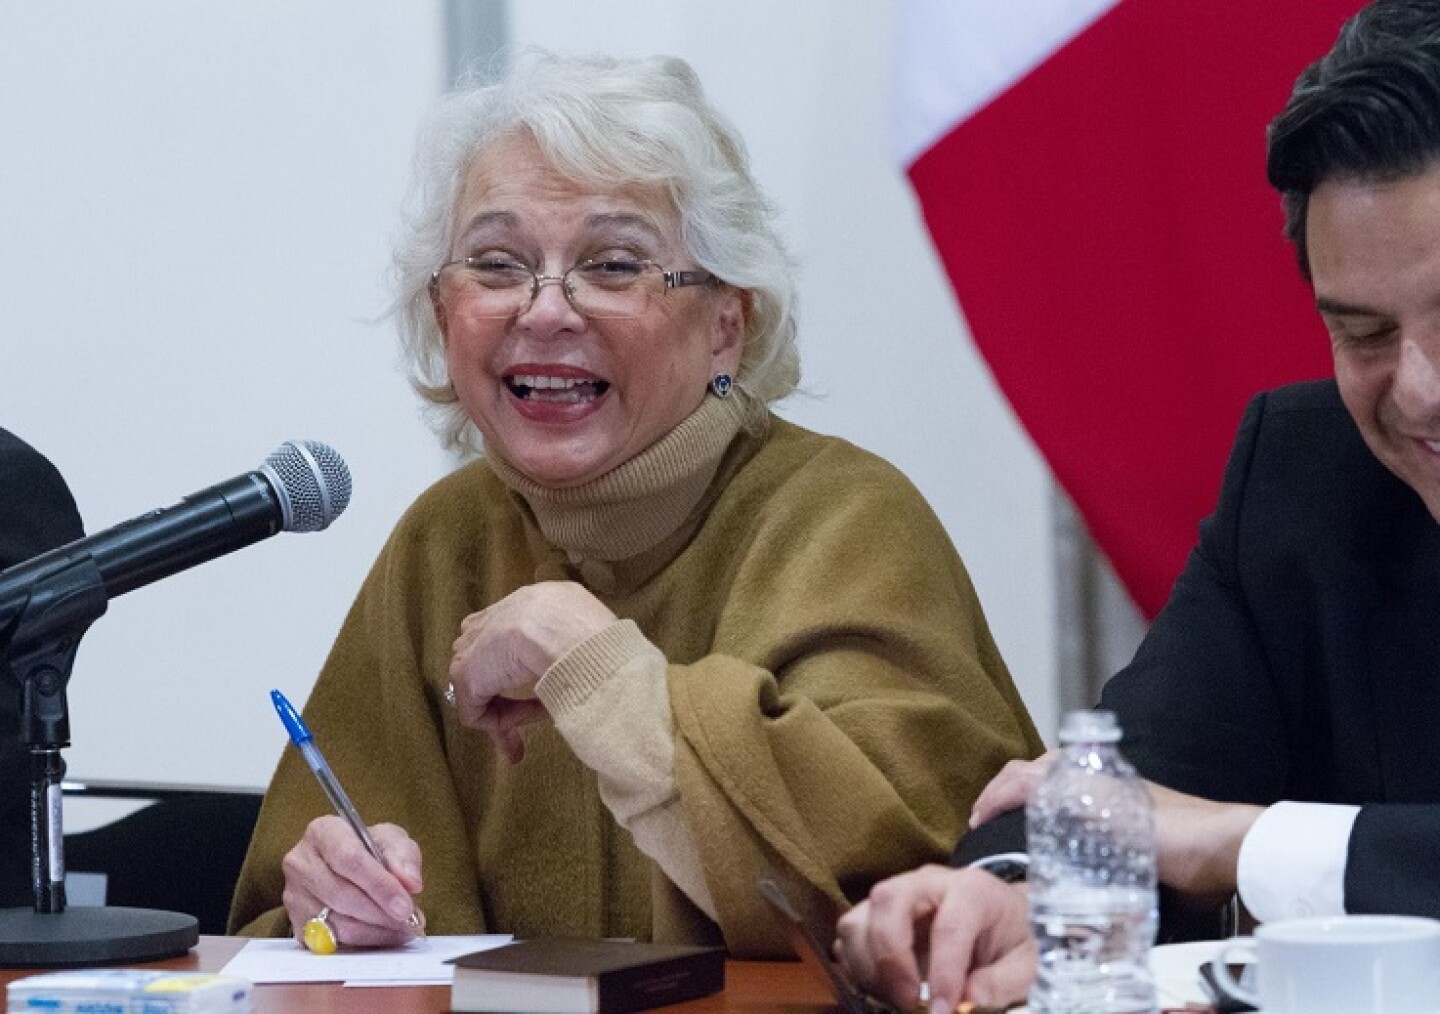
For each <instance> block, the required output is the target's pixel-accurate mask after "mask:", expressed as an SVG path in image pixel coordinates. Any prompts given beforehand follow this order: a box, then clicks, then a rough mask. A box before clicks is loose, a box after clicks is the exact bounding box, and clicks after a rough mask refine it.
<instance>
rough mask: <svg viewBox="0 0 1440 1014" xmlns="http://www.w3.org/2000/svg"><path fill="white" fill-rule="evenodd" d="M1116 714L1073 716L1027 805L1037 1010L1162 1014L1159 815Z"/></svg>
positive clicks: (1033, 1006) (1036, 1013) (1033, 1004)
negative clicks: (1156, 974) (1154, 972)
mask: <svg viewBox="0 0 1440 1014" xmlns="http://www.w3.org/2000/svg"><path fill="white" fill-rule="evenodd" d="M1119 741H1120V726H1119V725H1118V724H1116V721H1115V715H1114V713H1113V712H1109V711H1072V712H1070V713H1069V714H1067V715H1066V716H1065V719H1064V721H1063V723H1062V724H1061V727H1060V746H1061V755H1060V757H1059V759H1058V760H1057V761H1056V762H1055V765H1054V766H1053V767H1052V768H1051V769H1050V771H1049V773H1048V774H1047V775H1046V776H1045V778H1044V779H1043V780H1042V781H1041V782H1040V784H1039V785H1038V786H1037V787H1036V790H1035V793H1034V795H1033V796H1032V797H1031V799H1030V802H1029V804H1028V805H1027V806H1026V808H1025V816H1026V827H1027V833H1028V838H1029V851H1030V873H1029V892H1030V921H1031V925H1032V927H1033V929H1034V933H1035V942H1036V944H1037V946H1038V948H1039V958H1040V964H1039V971H1038V974H1037V975H1036V979H1035V985H1034V986H1033V987H1032V988H1031V990H1030V1010H1031V1012H1032V1014H1080V1012H1082V1011H1084V1012H1096V1014H1154V1012H1155V1010H1156V1002H1155V980H1154V978H1153V977H1152V976H1151V974H1150V945H1151V944H1153V943H1154V942H1155V929H1156V924H1157V904H1156V892H1155V814H1154V810H1153V809H1152V806H1151V803H1150V795H1149V793H1148V792H1147V791H1146V790H1145V785H1144V783H1143V782H1142V781H1141V780H1140V777H1139V776H1138V775H1136V773H1135V769H1134V768H1133V767H1131V766H1130V764H1129V763H1128V762H1127V761H1126V760H1125V758H1123V757H1121V756H1120V751H1119V749H1118V747H1117V744H1118V743H1119Z"/></svg>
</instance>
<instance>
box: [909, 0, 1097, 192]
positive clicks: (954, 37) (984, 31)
mask: <svg viewBox="0 0 1440 1014" xmlns="http://www.w3.org/2000/svg"><path fill="white" fill-rule="evenodd" d="M1119 2H1120V0H1009V2H1004V0H901V2H900V12H899V15H900V16H899V18H898V19H897V20H898V31H897V34H896V40H895V45H896V49H895V54H894V61H893V64H892V65H893V67H894V72H893V73H894V87H893V88H892V89H891V90H890V96H891V99H890V101H891V117H890V123H891V147H892V152H893V154H894V157H895V159H896V162H897V164H898V165H901V166H909V165H910V163H911V162H913V161H914V160H915V159H917V158H919V157H920V155H921V154H923V153H924V151H925V150H926V149H927V148H929V147H930V146H931V145H932V144H934V143H935V142H936V141H937V140H939V139H940V138H941V137H942V136H943V135H945V134H947V133H949V132H950V131H951V130H952V129H954V127H955V126H956V124H958V123H961V122H962V121H964V120H965V119H966V118H968V117H969V116H970V115H971V114H972V113H974V112H975V111H976V110H978V109H980V108H981V107H982V106H984V105H985V104H986V103H988V102H989V101H990V100H991V99H993V98H995V97H996V96H997V95H999V94H1000V93H1001V92H1003V91H1005V89H1007V88H1009V87H1010V86H1011V85H1012V84H1014V83H1015V82H1016V81H1018V80H1020V78H1022V77H1024V76H1025V75H1026V74H1028V73H1029V72H1030V70H1031V69H1032V68H1034V67H1036V66H1038V65H1039V64H1040V63H1041V62H1042V61H1044V60H1045V59H1046V58H1048V57H1049V56H1050V54H1051V53H1053V52H1055V50H1057V49H1059V48H1060V47H1061V46H1063V45H1065V43H1067V42H1069V41H1070V40H1071V39H1073V38H1074V37H1075V36H1077V35H1079V34H1080V33H1081V32H1082V31H1084V30H1085V29H1086V28H1087V27H1089V26H1090V25H1091V24H1092V23H1094V21H1095V20H1096V19H1097V18H1099V17H1100V16H1101V15H1102V14H1104V13H1105V12H1106V11H1108V10H1110V8H1112V7H1114V6H1115V5H1116V4H1117V3H1119Z"/></svg>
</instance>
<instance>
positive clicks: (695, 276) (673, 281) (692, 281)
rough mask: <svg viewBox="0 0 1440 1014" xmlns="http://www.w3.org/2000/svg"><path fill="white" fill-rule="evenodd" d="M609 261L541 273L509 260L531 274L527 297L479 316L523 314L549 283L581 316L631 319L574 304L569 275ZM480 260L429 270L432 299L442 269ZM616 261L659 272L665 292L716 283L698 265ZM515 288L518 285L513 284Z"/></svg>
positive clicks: (462, 260) (473, 266) (637, 278)
mask: <svg viewBox="0 0 1440 1014" xmlns="http://www.w3.org/2000/svg"><path fill="white" fill-rule="evenodd" d="M612 262H614V261H613V259H599V260H596V259H591V260H583V261H580V262H579V263H578V264H574V265H571V266H570V268H568V269H567V270H566V271H565V273H564V274H561V275H542V274H541V273H540V272H538V271H536V270H535V269H534V268H532V267H530V266H529V265H528V264H522V263H520V262H518V261H515V262H511V263H510V264H509V265H508V266H509V267H511V268H514V269H516V270H520V271H526V272H528V273H529V275H530V295H529V297H528V298H527V299H526V300H525V301H524V302H523V303H521V304H520V305H519V306H518V307H516V308H515V309H513V310H511V311H509V312H508V313H504V314H494V315H489V314H482V315H481V316H490V317H491V319H495V320H503V319H505V318H508V317H515V316H519V315H520V314H522V313H524V312H526V311H527V310H529V309H530V307H532V306H534V305H535V300H537V299H539V298H540V289H541V288H542V287H543V286H546V285H552V284H554V285H559V286H560V291H561V292H563V293H564V294H565V301H566V302H567V303H569V304H570V307H571V309H573V310H574V311H575V312H576V313H578V314H580V315H581V316H582V317H594V318H597V319H609V320H626V319H630V318H632V317H636V316H639V314H638V313H635V314H622V315H614V314H611V315H606V314H597V313H595V312H594V311H592V310H586V309H584V308H582V307H581V306H579V305H578V304H576V302H575V282H574V281H573V279H572V276H573V275H574V274H575V272H577V271H583V270H584V269H586V268H589V267H595V266H597V265H601V264H608V263H612ZM482 263H484V258H481V257H457V258H456V259H455V260H452V261H446V262H445V263H444V264H442V265H440V266H439V267H438V268H436V269H435V270H434V271H432V272H431V273H430V286H429V287H430V294H431V296H432V298H436V299H438V298H439V295H440V275H441V273H443V272H445V271H447V270H449V269H451V268H455V267H457V266H463V267H467V268H470V269H472V270H476V269H478V267H479V265H480V264H482ZM618 263H623V264H627V265H635V266H637V267H640V268H642V269H645V270H649V271H656V272H658V273H659V275H660V278H661V279H662V280H663V281H664V283H665V291H666V292H668V291H670V290H671V289H683V288H686V287H688V286H692V285H710V284H715V283H718V282H719V279H718V278H716V277H715V275H713V274H711V273H710V272H709V271H705V270H703V269H699V268H697V269H694V270H690V271H668V270H666V269H665V268H664V267H663V266H662V265H660V264H658V263H657V262H655V261H652V260H636V261H630V260H627V261H620V262H618ZM641 277H643V276H642V275H639V274H637V275H636V276H635V279H634V282H632V283H631V284H630V285H629V286H627V287H626V288H625V289H624V290H622V291H629V288H630V287H632V286H633V284H634V283H638V282H639V281H640V279H641ZM516 287H517V288H518V286H516ZM496 291H508V290H496Z"/></svg>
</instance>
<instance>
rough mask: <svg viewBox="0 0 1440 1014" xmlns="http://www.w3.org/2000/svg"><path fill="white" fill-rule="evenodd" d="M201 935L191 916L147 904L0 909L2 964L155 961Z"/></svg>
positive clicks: (59, 965)
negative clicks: (48, 909) (52, 909)
mask: <svg viewBox="0 0 1440 1014" xmlns="http://www.w3.org/2000/svg"><path fill="white" fill-rule="evenodd" d="M199 940H200V924H199V923H198V922H196V920H195V917H194V916H193V915H184V914H182V913H180V912H161V911H156V910H153V909H148V908H69V909H66V910H65V911H64V912H48V913H40V912H36V911H34V910H33V909H29V908H5V909H0V966H3V967H10V968H14V967H28V968H62V967H66V966H72V965H114V964H119V963H121V962H129V961H134V962H140V961H159V960H160V959H162V958H174V957H178V956H180V955H182V954H184V953H185V952H186V951H188V950H189V949H190V948H192V947H194V946H195V944H196V943H197V942H199Z"/></svg>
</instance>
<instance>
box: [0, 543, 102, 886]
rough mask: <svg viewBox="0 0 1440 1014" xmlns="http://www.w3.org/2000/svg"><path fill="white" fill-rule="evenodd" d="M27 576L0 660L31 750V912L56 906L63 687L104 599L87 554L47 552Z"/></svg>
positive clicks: (60, 880)
mask: <svg viewBox="0 0 1440 1014" xmlns="http://www.w3.org/2000/svg"><path fill="white" fill-rule="evenodd" d="M33 578H34V579H33V582H32V584H31V585H30V593H29V595H28V596H27V597H26V600H25V605H24V607H23V608H22V609H21V610H20V612H19V615H18V616H16V617H15V619H14V621H13V622H12V623H11V624H9V626H8V629H7V630H6V631H5V634H4V639H3V641H0V647H3V650H0V659H3V662H4V665H5V666H6V667H7V668H8V669H9V671H10V672H11V674H12V675H13V676H14V678H15V679H16V680H18V681H19V683H20V700H21V706H20V723H21V732H20V740H21V743H22V744H24V746H25V747H26V748H27V749H28V751H29V754H30V881H31V885H32V887H33V888H34V894H35V911H36V912H63V911H65V835H64V818H63V806H62V800H61V781H62V779H63V778H64V777H65V761H64V760H63V759H62V758H61V756H60V751H61V749H63V748H64V747H67V746H69V745H70V710H69V704H68V703H67V700H66V695H65V688H66V686H67V685H68V684H69V682H70V673H71V671H72V670H73V669H74V666H75V653H76V651H78V650H79V648H80V638H81V637H83V636H84V634H85V631H87V630H89V629H90V624H92V623H94V622H95V620H96V619H98V618H99V617H100V616H102V615H103V614H104V612H105V610H106V608H107V607H108V606H109V604H110V598H109V596H108V595H107V594H106V592H105V579H104V577H103V576H102V575H101V573H100V569H99V568H98V567H97V566H96V565H95V561H94V560H93V559H92V558H91V557H90V555H89V554H88V553H76V554H72V555H69V556H63V557H57V558H54V559H52V560H51V561H50V562H49V563H48V565H47V566H46V567H45V568H44V570H43V571H42V572H40V573H38V574H35V575H34V576H33ZM15 649H18V650H15Z"/></svg>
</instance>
